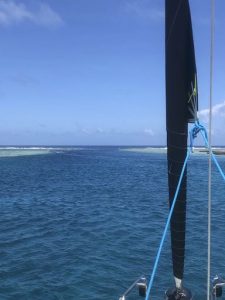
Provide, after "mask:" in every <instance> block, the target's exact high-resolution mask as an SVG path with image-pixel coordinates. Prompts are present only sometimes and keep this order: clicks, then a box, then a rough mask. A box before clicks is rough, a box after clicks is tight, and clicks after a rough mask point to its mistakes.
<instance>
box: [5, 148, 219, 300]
mask: <svg viewBox="0 0 225 300" xmlns="http://www.w3.org/2000/svg"><path fill="white" fill-rule="evenodd" d="M130 150H132V149H130ZM7 151H8V152H7ZM10 151H13V150H6V152H5V155H2V156H0V170H1V172H0V208H1V218H0V299H1V300H5V299H7V300H8V299H10V300H11V299H12V300H20V299H21V300H36V299H42V300H53V299H54V300H56V299H58V300H72V299H73V300H101V299H102V300H103V299H107V300H114V299H115V300H118V299H119V296H120V295H121V294H122V293H123V292H124V291H125V290H126V288H128V286H129V285H130V284H131V283H132V282H133V281H134V280H135V279H137V278H138V277H139V276H140V275H143V274H145V275H146V276H147V277H148V279H149V275H150V273H151V271H152V267H153V263H154V260H155V256H156V252H157V249H158V246H159V242H160V239H161V235H162V231H163V228H164V226H165V222H166V218H167V215H168V194H167V193H168V191H167V165H166V154H165V153H160V152H157V151H153V152H149V153H145V152H138V151H135V150H132V151H124V149H121V148H120V147H82V148H65V149H63V148H60V149H53V150H51V151H50V152H46V153H45V152H44V151H43V153H36V155H34V154H35V152H34V153H33V154H32V153H26V151H25V152H24V155H21V151H23V150H18V152H20V153H19V154H18V155H11V154H10V153H11V152H10ZM28 152H29V151H28ZM7 153H8V155H7ZM22 154H23V153H22ZM29 154H31V155H29ZM10 155H11V156H10ZM218 160H219V162H220V163H221V166H222V167H223V170H225V157H223V156H219V157H218ZM207 171H208V162H207V156H206V155H193V156H192V158H191V160H190V163H189V165H188V212H187V242H186V247H187V249H186V262H185V278H184V284H185V286H187V287H188V288H190V289H191V290H192V292H193V294H194V295H195V299H197V300H203V299H205V298H206V282H207V280H206V264H207V201H208V199H207V197H208V196H207V180H208V179H207ZM224 196H225V184H224V182H223V181H222V179H221V178H220V175H219V174H218V172H217V170H216V169H215V168H213V192H212V198H213V199H212V202H213V207H212V213H213V216H212V223H213V226H212V276H213V275H216V274H221V275H222V276H223V275H224V277H225V255H224V253H225V197H224ZM173 284H174V283H173V276H172V267H171V252H170V238H169V233H168V235H167V240H166V243H165V245H164V248H163V252H162V255H161V259H160V263H159V268H158V271H157V274H156V278H155V281H154V286H153V290H152V299H164V291H165V290H166V289H167V288H169V287H172V286H173ZM129 299H133V300H134V299H136V300H137V299H143V298H139V297H138V294H137V293H135V292H134V293H133V294H132V295H131V296H130V298H127V300H129Z"/></svg>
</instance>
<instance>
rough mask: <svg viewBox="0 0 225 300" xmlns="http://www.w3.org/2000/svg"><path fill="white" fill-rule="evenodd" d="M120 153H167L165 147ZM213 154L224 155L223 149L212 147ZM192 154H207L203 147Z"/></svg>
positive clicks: (195, 148) (136, 149)
mask: <svg viewBox="0 0 225 300" xmlns="http://www.w3.org/2000/svg"><path fill="white" fill-rule="evenodd" d="M120 150H121V151H129V152H140V153H167V147H130V148H121V149H120ZM212 150H213V153H214V154H215V155H225V148H223V147H213V148H212ZM193 154H197V155H204V154H208V150H207V149H206V148H204V147H194V148H193Z"/></svg>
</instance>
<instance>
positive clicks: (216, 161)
mask: <svg viewBox="0 0 225 300" xmlns="http://www.w3.org/2000/svg"><path fill="white" fill-rule="evenodd" d="M201 134H202V136H203V139H204V141H205V145H206V147H207V148H208V149H209V143H208V140H207V138H206V137H205V135H204V134H203V132H201ZM211 156H212V158H213V161H214V163H215V165H216V167H217V169H218V171H219V172H220V175H221V176H222V178H223V180H224V181H225V174H224V172H223V170H222V168H221V166H220V164H219V163H218V160H217V158H216V156H215V154H214V153H213V151H212V150H211Z"/></svg>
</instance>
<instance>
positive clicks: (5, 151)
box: [0, 146, 82, 157]
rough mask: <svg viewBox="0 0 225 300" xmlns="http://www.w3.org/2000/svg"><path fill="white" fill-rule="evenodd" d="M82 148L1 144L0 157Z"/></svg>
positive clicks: (43, 153)
mask: <svg viewBox="0 0 225 300" xmlns="http://www.w3.org/2000/svg"><path fill="white" fill-rule="evenodd" d="M75 150H82V148H78V147H37V146H36V147H16V146H6V147H5V146H0V157H15V156H28V155H45V154H50V153H61V152H64V151H75Z"/></svg>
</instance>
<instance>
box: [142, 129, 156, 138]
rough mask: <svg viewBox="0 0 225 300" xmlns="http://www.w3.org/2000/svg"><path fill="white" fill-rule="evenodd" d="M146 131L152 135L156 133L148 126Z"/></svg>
mask: <svg viewBox="0 0 225 300" xmlns="http://www.w3.org/2000/svg"><path fill="white" fill-rule="evenodd" d="M144 133H146V134H148V135H150V136H153V135H154V132H153V130H152V129H150V128H146V129H145V130H144Z"/></svg>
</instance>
